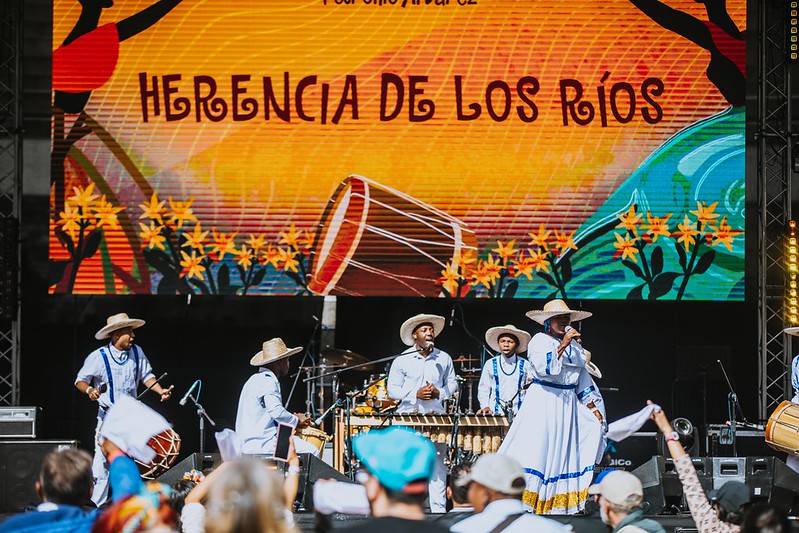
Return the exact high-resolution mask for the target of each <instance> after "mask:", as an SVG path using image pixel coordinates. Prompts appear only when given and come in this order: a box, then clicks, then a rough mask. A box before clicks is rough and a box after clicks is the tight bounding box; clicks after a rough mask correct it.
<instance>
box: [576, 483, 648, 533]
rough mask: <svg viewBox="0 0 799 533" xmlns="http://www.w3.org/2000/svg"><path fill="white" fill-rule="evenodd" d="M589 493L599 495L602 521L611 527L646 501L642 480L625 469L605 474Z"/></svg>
mask: <svg viewBox="0 0 799 533" xmlns="http://www.w3.org/2000/svg"><path fill="white" fill-rule="evenodd" d="M588 494H591V495H597V496H599V512H600V515H601V516H602V521H603V522H604V523H606V524H608V525H609V526H611V527H616V525H617V524H618V523H619V522H621V521H622V520H623V519H624V518H625V517H626V516H627V515H628V514H630V513H631V512H633V511H634V510H636V508H638V507H639V506H640V505H641V503H643V501H644V488H643V486H642V485H641V480H640V479H638V478H637V477H635V475H633V474H631V473H630V472H625V471H623V470H614V471H612V472H609V473H608V474H606V475H605V476H603V477H602V479H601V481H600V482H599V483H594V484H593V485H591V486H590V487H588Z"/></svg>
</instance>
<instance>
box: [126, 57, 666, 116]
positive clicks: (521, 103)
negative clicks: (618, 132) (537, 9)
mask: <svg viewBox="0 0 799 533" xmlns="http://www.w3.org/2000/svg"><path fill="white" fill-rule="evenodd" d="M138 81H139V95H140V102H141V116H142V120H143V121H144V122H153V121H159V120H161V121H165V122H175V121H194V122H222V121H234V122H246V121H257V120H260V121H282V122H316V123H319V124H341V123H347V122H351V121H359V120H370V121H374V120H379V121H380V122H391V121H401V120H406V121H408V122H426V121H429V120H432V119H433V118H441V117H444V118H455V119H456V120H458V121H472V120H491V121H494V122H504V121H508V120H516V121H521V122H524V123H533V122H535V121H536V120H539V119H540V118H541V117H540V111H539V105H538V103H537V102H540V101H545V102H546V103H547V107H548V108H551V103H552V102H553V101H555V102H556V103H557V104H556V107H559V108H560V117H559V118H560V121H561V122H562V125H563V126H573V125H577V126H588V125H593V124H596V125H600V126H602V127H606V126H608V125H609V124H613V123H617V124H626V123H629V122H632V121H636V120H637V121H643V122H646V123H648V124H657V123H658V122H660V121H661V120H662V119H663V106H662V105H661V103H659V102H658V97H660V96H662V95H663V93H664V91H665V85H664V83H663V81H662V80H661V79H659V78H656V77H647V78H645V79H643V80H640V81H637V82H635V83H631V82H628V81H622V80H618V81H616V80H614V79H612V77H611V73H610V72H607V71H606V72H604V73H603V74H602V76H601V77H600V78H599V81H598V82H594V83H587V82H585V81H583V80H578V79H574V78H561V79H560V80H558V82H557V84H556V85H553V86H552V87H542V85H541V83H540V82H539V80H538V78H537V77H535V76H520V77H518V78H515V79H512V80H504V79H494V80H483V81H480V82H475V81H472V80H467V79H466V77H465V76H461V75H455V76H452V78H451V79H450V80H449V81H448V82H446V83H447V85H448V87H444V89H445V90H451V91H452V98H447V99H446V101H447V102H446V103H447V105H444V104H442V103H441V102H436V100H435V99H433V98H432V97H431V96H430V95H431V94H433V93H434V92H435V93H437V94H441V91H439V87H435V86H433V84H432V83H431V82H430V81H429V77H428V76H423V75H408V76H399V75H397V74H394V73H388V72H384V73H382V75H381V76H380V77H379V86H377V79H376V78H374V77H370V78H369V83H370V85H374V86H373V87H369V89H370V91H369V94H370V95H372V96H370V99H373V98H374V95H375V94H377V95H378V96H379V104H378V105H377V106H371V107H370V109H374V108H375V107H376V108H377V110H376V113H374V114H372V113H364V112H362V108H363V107H366V106H364V105H363V102H362V101H361V100H359V94H363V93H364V92H365V91H364V87H361V86H360V85H359V80H358V77H357V75H354V74H350V75H346V76H344V77H343V78H339V79H337V80H336V81H334V82H327V81H322V80H320V79H319V76H317V75H304V76H294V75H290V73H288V72H284V73H283V75H282V76H280V77H277V78H273V77H272V76H253V75H250V74H237V75H231V76H225V77H224V78H218V77H214V76H208V75H195V76H183V75H181V74H164V75H152V74H149V73H147V72H141V73H139V80H138ZM359 91H360V93H359ZM375 91H376V92H375ZM442 100H443V99H442Z"/></svg>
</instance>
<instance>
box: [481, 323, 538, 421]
mask: <svg viewBox="0 0 799 533" xmlns="http://www.w3.org/2000/svg"><path fill="white" fill-rule="evenodd" d="M530 338H531V335H530V334H529V333H527V332H526V331H523V330H521V329H518V328H517V327H515V326H512V325H510V324H508V325H507V326H497V327H494V328H490V329H489V330H488V331H486V343H487V344H488V345H489V346H490V347H491V349H492V350H494V352H499V355H497V356H496V357H492V358H491V359H489V360H488V361H486V363H485V365H484V366H483V372H482V373H481V374H480V382H479V384H478V385H477V400H478V401H479V402H480V407H481V409H480V410H479V411H478V412H477V414H483V415H491V414H494V415H501V414H503V413H504V405H505V402H509V401H511V400H513V403H512V408H513V412H514V413H517V412H518V411H519V408H520V407H521V406H522V400H524V391H523V390H521V388H522V386H523V385H524V384H526V383H527V381H528V380H529V379H532V377H533V376H532V366H531V365H530V362H529V361H527V360H526V359H525V358H524V357H522V356H521V355H519V354H522V353H524V352H526V351H527V345H528V344H529V343H530ZM517 393H518V394H517Z"/></svg>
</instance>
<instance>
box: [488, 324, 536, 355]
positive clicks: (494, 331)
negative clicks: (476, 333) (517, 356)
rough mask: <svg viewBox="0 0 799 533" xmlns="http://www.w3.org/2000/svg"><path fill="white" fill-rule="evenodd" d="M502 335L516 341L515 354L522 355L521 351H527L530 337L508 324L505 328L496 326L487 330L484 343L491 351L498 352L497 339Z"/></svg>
mask: <svg viewBox="0 0 799 533" xmlns="http://www.w3.org/2000/svg"><path fill="white" fill-rule="evenodd" d="M502 335H513V336H514V337H516V339H518V341H519V342H518V346H516V353H522V352H523V351H525V350H527V345H528V344H529V343H530V339H531V338H532V336H531V335H530V334H529V333H527V332H526V331H523V330H521V329H519V328H517V327H516V326H514V325H512V324H508V325H507V326H496V327H493V328H489V329H488V331H486V342H487V343H488V345H489V346H491V349H492V350H494V351H495V352H498V351H499V338H500V337H501V336H502Z"/></svg>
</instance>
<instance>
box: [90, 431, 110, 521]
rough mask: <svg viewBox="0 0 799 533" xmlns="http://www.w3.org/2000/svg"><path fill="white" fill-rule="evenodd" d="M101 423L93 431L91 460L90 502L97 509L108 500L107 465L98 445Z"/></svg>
mask: <svg viewBox="0 0 799 533" xmlns="http://www.w3.org/2000/svg"><path fill="white" fill-rule="evenodd" d="M101 423H102V421H101V420H97V427H96V428H95V429H94V460H92V477H93V478H94V490H93V491H92V501H93V502H94V504H95V505H96V506H97V507H100V506H101V505H102V504H104V503H105V502H106V501H107V500H108V463H107V462H106V460H105V455H103V450H102V449H100V445H99V444H98V441H99V440H100V439H99V438H98V437H99V434H100V424H101Z"/></svg>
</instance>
